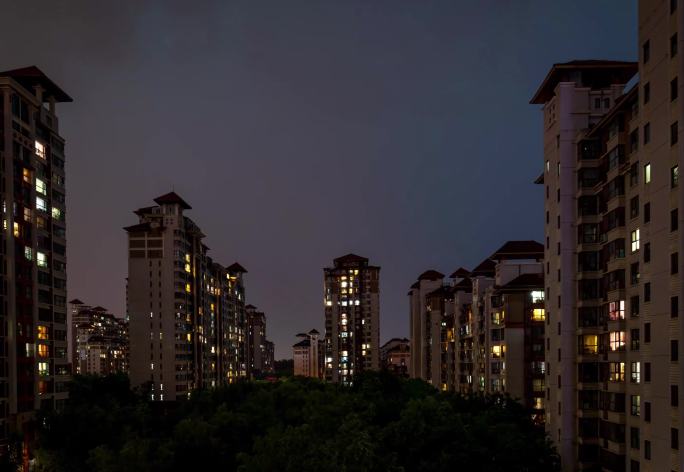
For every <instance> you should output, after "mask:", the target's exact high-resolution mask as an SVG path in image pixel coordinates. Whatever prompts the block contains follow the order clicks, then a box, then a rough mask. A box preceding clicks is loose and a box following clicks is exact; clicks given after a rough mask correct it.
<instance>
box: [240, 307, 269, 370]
mask: <svg viewBox="0 0 684 472" xmlns="http://www.w3.org/2000/svg"><path fill="white" fill-rule="evenodd" d="M245 311H246V317H247V328H246V331H247V375H248V376H249V377H250V378H253V377H254V376H258V375H261V374H264V373H267V372H272V371H273V343H272V342H271V341H269V340H268V339H266V315H265V314H264V313H263V312H262V311H257V309H256V307H255V306H254V305H247V306H246V307H245Z"/></svg>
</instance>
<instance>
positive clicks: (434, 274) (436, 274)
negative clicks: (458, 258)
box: [418, 269, 444, 280]
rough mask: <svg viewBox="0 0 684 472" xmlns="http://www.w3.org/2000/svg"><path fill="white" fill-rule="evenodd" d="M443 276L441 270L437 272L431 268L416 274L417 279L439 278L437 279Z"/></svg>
mask: <svg viewBox="0 0 684 472" xmlns="http://www.w3.org/2000/svg"><path fill="white" fill-rule="evenodd" d="M443 278H444V274H442V273H441V272H437V271H436V270H432V269H429V270H426V271H425V272H423V273H422V274H420V275H419V276H418V280H439V279H443Z"/></svg>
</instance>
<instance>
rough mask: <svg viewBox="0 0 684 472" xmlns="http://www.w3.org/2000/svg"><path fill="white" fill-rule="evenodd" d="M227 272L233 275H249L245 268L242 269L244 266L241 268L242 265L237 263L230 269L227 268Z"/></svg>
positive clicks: (230, 266) (229, 267)
mask: <svg viewBox="0 0 684 472" xmlns="http://www.w3.org/2000/svg"><path fill="white" fill-rule="evenodd" d="M226 270H227V271H228V272H230V273H231V274H246V273H247V269H245V268H244V267H242V266H241V265H240V264H238V263H237V262H233V263H232V264H231V265H229V266H228V267H226Z"/></svg>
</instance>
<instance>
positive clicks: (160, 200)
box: [154, 192, 192, 210]
mask: <svg viewBox="0 0 684 472" xmlns="http://www.w3.org/2000/svg"><path fill="white" fill-rule="evenodd" d="M154 202H155V203H156V204H158V205H180V206H181V207H182V208H183V209H185V210H189V209H191V208H192V207H191V206H190V205H188V204H187V202H186V201H185V200H183V199H182V198H181V197H180V196H178V194H177V193H176V192H169V193H165V194H164V195H162V196H160V197H157V198H155V199H154Z"/></svg>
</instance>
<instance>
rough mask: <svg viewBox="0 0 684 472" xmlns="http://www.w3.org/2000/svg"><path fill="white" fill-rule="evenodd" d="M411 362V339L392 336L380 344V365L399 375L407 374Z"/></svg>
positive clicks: (405, 375) (404, 375)
mask: <svg viewBox="0 0 684 472" xmlns="http://www.w3.org/2000/svg"><path fill="white" fill-rule="evenodd" d="M410 364H411V341H409V340H408V339H406V338H392V339H390V340H389V341H387V342H386V343H385V344H383V345H382V346H380V366H381V368H382V369H383V370H386V371H388V372H392V373H393V374H395V375H398V376H399V377H408V376H409V365H410Z"/></svg>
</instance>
